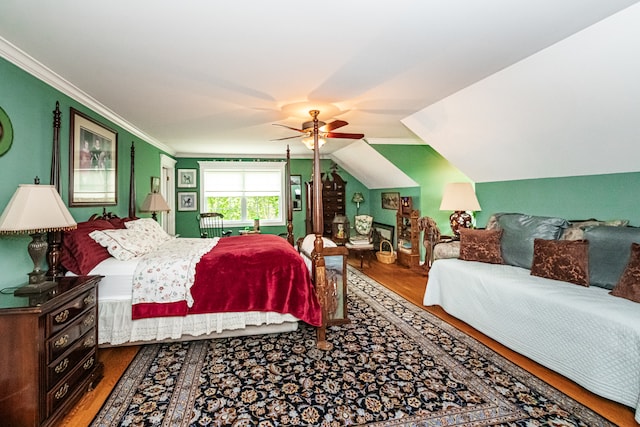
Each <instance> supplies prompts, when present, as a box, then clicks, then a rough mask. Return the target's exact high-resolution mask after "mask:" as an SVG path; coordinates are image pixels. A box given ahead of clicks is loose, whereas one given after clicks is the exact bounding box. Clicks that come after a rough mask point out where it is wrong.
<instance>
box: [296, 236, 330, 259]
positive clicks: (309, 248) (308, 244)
mask: <svg viewBox="0 0 640 427" xmlns="http://www.w3.org/2000/svg"><path fill="white" fill-rule="evenodd" d="M315 241H316V235H315V234H307V235H306V236H305V238H304V240H303V241H302V245H300V252H302V253H303V254H305V255H307V256H309V257H310V256H311V252H313V243H314V242H315ZM322 244H323V246H324V247H325V248H335V247H336V246H338V245H336V242H334V241H333V240H331V239H329V238H327V237H323V238H322Z"/></svg>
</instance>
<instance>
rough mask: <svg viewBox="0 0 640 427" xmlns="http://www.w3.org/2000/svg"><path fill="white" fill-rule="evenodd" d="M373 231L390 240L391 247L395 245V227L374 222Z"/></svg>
mask: <svg viewBox="0 0 640 427" xmlns="http://www.w3.org/2000/svg"><path fill="white" fill-rule="evenodd" d="M373 229H374V230H376V231H377V232H378V233H380V237H382V238H383V239H386V240H388V241H389V242H391V245H393V234H394V230H395V227H394V226H393V225H387V224H382V223H380V222H375V221H373ZM375 249H377V248H375Z"/></svg>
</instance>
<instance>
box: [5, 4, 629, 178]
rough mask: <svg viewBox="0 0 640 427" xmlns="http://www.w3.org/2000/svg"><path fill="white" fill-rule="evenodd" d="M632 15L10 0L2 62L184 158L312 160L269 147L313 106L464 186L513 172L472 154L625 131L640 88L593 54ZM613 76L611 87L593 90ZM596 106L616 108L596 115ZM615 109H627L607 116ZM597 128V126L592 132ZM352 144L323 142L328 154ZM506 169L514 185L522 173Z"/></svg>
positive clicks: (463, 7)
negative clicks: (628, 91)
mask: <svg viewBox="0 0 640 427" xmlns="http://www.w3.org/2000/svg"><path fill="white" fill-rule="evenodd" d="M636 3H637V0H607V1H602V0H561V1H558V0H487V1H481V2H478V1H465V0H451V1H446V2H445V1H438V0H400V1H370V0H367V1H364V0H351V1H338V0H328V1H324V2H319V3H314V2H299V1H294V0H274V1H270V2H265V1H257V0H236V1H233V2H216V1H206V0H185V1H180V2H177V1H170V0H136V1H128V0H114V1H109V2H105V1H98V0H85V1H82V2H77V1H75V0H57V1H55V2H53V1H41V0H2V2H0V55H2V56H3V57H5V58H7V59H8V60H9V61H11V62H14V63H16V64H18V65H19V66H21V67H22V68H24V69H27V70H29V72H32V73H33V74H35V75H37V76H39V77H40V78H42V79H43V80H45V81H47V82H48V83H50V84H52V85H54V87H57V88H59V89H61V90H63V91H64V92H65V93H69V94H70V95H71V96H73V97H75V98H77V99H81V101H82V102H83V103H85V104H86V105H88V106H90V107H92V108H94V109H95V110H96V111H97V112H99V113H101V114H104V115H105V116H106V117H107V118H110V119H112V120H114V121H116V122H118V124H121V125H123V127H125V128H126V129H133V130H134V131H135V133H136V134H139V135H142V136H144V137H145V138H146V139H147V140H149V141H150V142H151V143H154V144H156V145H158V146H160V147H161V148H165V149H167V151H169V152H170V153H172V154H176V155H179V156H182V155H184V156H196V155H201V154H204V155H207V156H214V155H223V156H229V155H251V156H260V155H265V156H268V155H278V156H281V155H282V153H283V152H284V147H285V144H286V143H287V142H288V143H289V144H291V146H292V155H293V156H298V157H300V156H308V155H309V152H308V150H307V149H306V148H304V147H303V146H302V144H296V143H295V142H296V141H298V140H296V139H294V140H289V141H284V142H273V141H271V140H272V139H276V138H282V137H285V136H289V135H292V134H293V132H290V131H288V130H287V129H284V128H281V127H277V126H273V125H272V124H273V123H281V124H286V125H288V126H293V127H299V126H300V125H301V123H302V122H303V121H306V120H308V119H309V117H308V114H307V112H308V110H309V109H311V108H317V109H319V110H320V111H321V115H320V119H321V120H324V121H327V122H328V121H331V120H332V119H337V118H339V119H342V120H346V121H348V122H349V123H350V124H349V125H348V126H345V127H344V128H341V129H340V130H341V131H344V132H356V133H364V134H365V139H366V141H368V142H369V143H372V144H375V143H378V142H382V143H384V142H385V141H407V142H410V143H415V142H416V141H417V142H421V140H423V141H424V142H425V143H427V144H431V145H432V146H433V147H434V148H435V149H436V150H438V151H440V152H441V153H442V154H443V155H444V156H445V157H447V158H449V156H451V158H450V160H451V161H452V162H453V163H454V164H455V165H456V166H459V167H460V168H461V170H462V171H463V172H464V173H466V174H467V175H468V176H470V177H471V178H473V179H478V180H492V179H493V178H496V177H500V176H504V177H510V178H511V177H515V176H517V175H518V173H517V172H509V173H507V172H505V173H504V174H499V173H495V174H494V172H495V170H494V169H495V167H494V166H493V165H491V164H488V165H485V166H484V169H485V170H481V169H480V166H479V165H482V163H481V162H480V161H479V160H480V159H482V162H485V161H488V160H487V159H485V158H480V157H476V156H477V154H478V153H477V152H474V151H473V150H471V149H470V148H469V147H471V148H473V149H474V150H479V151H484V152H491V151H493V150H494V149H493V148H492V147H493V146H494V145H492V144H497V145H495V146H497V147H499V149H500V150H502V149H503V147H504V146H505V145H509V144H512V145H514V146H516V147H520V148H521V150H522V153H518V152H515V153H513V155H514V156H515V158H516V159H518V158H519V156H528V155H529V154H531V153H535V152H536V150H545V151H548V150H549V147H548V146H546V145H542V146H541V145H540V144H539V142H540V140H544V141H545V144H551V146H553V147H557V146H558V144H560V145H561V146H562V147H563V148H562V149H560V150H556V151H555V152H556V153H557V154H558V155H560V156H563V155H566V154H567V153H575V152H576V151H578V150H577V148H580V147H582V146H583V145H581V144H583V143H584V141H578V140H576V139H578V138H583V137H584V136H585V134H588V133H589V132H590V128H591V134H592V139H596V137H597V139H598V140H599V141H603V140H604V139H605V136H606V135H604V134H605V133H606V132H605V130H614V129H621V128H624V129H626V132H627V134H626V135H625V136H627V137H628V136H629V135H628V134H629V133H633V132H634V129H636V128H633V126H635V124H634V125H633V126H632V125H631V124H630V120H629V117H627V113H628V109H629V106H630V104H629V102H632V101H629V100H627V99H626V98H625V92H624V91H623V87H626V86H630V85H631V84H633V83H635V81H633V80H631V78H630V77H631V76H630V73H629V72H627V71H626V70H619V68H618V67H620V66H623V65H624V66H628V65H629V62H624V61H621V60H620V55H619V54H620V53H621V52H613V53H611V52H612V49H611V47H610V46H609V45H602V44H600V42H599V40H602V39H600V38H599V37H600V36H601V34H602V33H606V32H603V31H600V30H597V28H599V26H600V25H601V24H605V25H606V23H607V18H609V17H612V15H614V14H616V13H618V12H620V11H622V12H620V13H619V15H621V16H627V15H629V16H630V18H629V19H632V20H635V22H636V23H637V20H638V17H637V13H636V10H637V8H638V7H637V5H636V6H633V7H632V8H630V9H629V10H624V9H625V8H627V7H629V6H632V5H635V4H636ZM617 16H618V15H616V16H613V17H612V19H619V18H617ZM603 20H605V21H603ZM601 21H603V22H602V23H601ZM621 21H622V22H620V21H615V22H618V23H619V24H621V25H627V24H628V23H627V22H625V21H624V19H623V20H621ZM614 27H615V25H614ZM636 27H640V23H638V24H637V25H636ZM593 28H596V30H593ZM625 28H626V27H625ZM589 31H595V33H594V34H593V36H588V35H587V36H585V35H584V34H589ZM625 31H626V30H625ZM629 35H630V36H631V37H634V38H635V40H638V39H640V37H638V33H637V32H632V33H631V34H629ZM572 40H573V41H572ZM618 41H619V42H620V43H623V42H624V39H622V38H621V39H620V40H618ZM610 42H611V43H615V42H614V41H606V43H610ZM558 46H566V47H564V48H561V49H560V50H556V48H557V47H558ZM629 47H634V48H635V52H634V54H633V57H634V61H637V58H638V55H637V51H638V49H637V44H636V45H630V44H623V45H622V46H621V49H623V50H624V49H626V48H629ZM547 52H551V53H550V54H548V53H547ZM589 53H592V54H593V55H596V56H595V57H594V56H593V55H592V56H589ZM610 53H611V56H612V57H610V56H609V54H610ZM540 58H543V59H540ZM567 61H569V62H570V63H569V64H567ZM631 65H637V62H634V64H631ZM587 68H590V69H591V71H592V74H591V73H585V72H584V71H585V70H586V69H587ZM616 69H617V71H621V72H619V73H616ZM633 70H636V71H637V69H633ZM574 74H575V75H574ZM568 75H569V76H571V80H572V85H568V86H567V85H565V84H564V79H566V78H567V76H568ZM635 75H636V76H637V75H638V73H637V72H636V73H635ZM616 78H617V80H619V81H618V82H617V84H616V85H615V87H613V86H611V87H608V88H607V87H605V86H600V84H601V83H602V82H603V81H608V80H612V79H613V80H615V79H616ZM629 80H631V81H629ZM541 81H544V82H549V86H548V87H543V89H547V90H541V89H540V87H541V85H540V82H541ZM594 84H595V85H598V90H596V91H587V90H586V89H585V88H588V87H592V86H593V85H594ZM525 89H527V90H525ZM602 92H612V93H613V94H612V95H611V96H610V97H604V94H603V93H602ZM632 93H633V96H635V99H636V100H637V99H639V98H640V97H638V96H636V94H637V92H632ZM601 95H602V96H601ZM592 97H595V101H596V103H602V102H603V101H607V102H610V104H609V105H606V106H604V105H599V106H594V105H592V104H591V101H593V99H592ZM558 98H561V100H559V99H558ZM616 98H617V101H618V102H615V100H616ZM621 98H623V99H622V100H623V101H625V102H622V103H621V102H619V101H621ZM532 101H534V102H532ZM558 101H559V102H558ZM636 102H637V101H636ZM620 104H623V106H624V111H622V112H621V114H620V115H614V114H613V113H611V111H612V110H614V109H615V108H617V107H619V106H620ZM544 109H547V110H548V112H547V113H548V114H546V115H540V114H539V110H544ZM518 110H522V111H521V114H520V115H518V114H516V113H518ZM536 110H538V111H536ZM322 112H324V113H325V114H322ZM505 112H507V113H509V114H507V115H505ZM603 112H606V114H605V115H604V116H603V115H602V113H603ZM574 113H575V114H574ZM596 116H599V117H600V118H602V117H604V118H605V119H606V120H605V121H606V122H607V123H608V125H607V127H602V126H601V127H600V128H594V127H593V126H594V125H595V124H596V123H597V119H595V118H594V117H596ZM561 117H564V118H565V119H564V120H560V118H561ZM525 118H526V119H525ZM403 120H404V123H403ZM545 121H549V123H545ZM560 121H561V122H562V123H558V122H560ZM634 121H637V114H636V116H635V118H634ZM563 127H564V128H567V129H574V130H575V131H574V132H565V133H561V132H558V130H559V129H560V128H563ZM578 129H582V131H577V130H578ZM523 133H524V134H525V135H522V134H523ZM514 135H521V136H522V137H521V138H520V139H517V138H514ZM556 136H561V137H562V138H559V137H556ZM616 136H617V135H616ZM620 136H622V135H620ZM628 139H629V138H621V141H624V143H627V142H628ZM636 141H637V139H636ZM352 143H354V141H352V140H340V139H337V140H330V142H328V143H327V144H326V145H325V146H324V147H323V153H325V154H330V153H332V152H334V151H340V150H343V149H345V148H346V147H348V146H349V144H352ZM465 144H468V146H467V145H465ZM454 145H455V146H460V145H462V149H459V150H458V151H459V152H458V153H456V152H455V150H453V149H452V148H451V147H452V146H454ZM588 147H589V148H590V149H591V148H592V146H591V145H588ZM345 152H346V151H343V153H345ZM460 152H462V153H464V152H469V153H470V156H469V158H464V157H463V156H461V155H460ZM500 152H501V153H502V151H500ZM504 152H505V153H509V150H506V151H504ZM363 153H364V151H363ZM366 156H367V155H366V154H362V155H361V156H357V155H356V156H351V157H353V160H349V162H350V163H351V162H356V161H358V162H364V163H366V162H367V157H366ZM537 157H538V156H535V155H531V156H529V157H528V158H529V159H531V161H532V162H533V161H534V159H536V158H537ZM354 167H355V166H354ZM467 168H468V169H467ZM513 169H515V170H516V171H520V170H522V175H523V177H524V175H529V173H530V172H529V170H530V169H531V168H529V169H527V168H524V169H523V168H522V167H521V166H520V165H519V166H514V167H513ZM586 169H588V168H585V170H584V171H580V170H577V173H581V172H588V170H586ZM601 169H605V170H606V169H607V167H606V165H604V166H603V167H598V168H594V169H593V170H598V171H599V170H601ZM553 173H554V172H553V171H548V172H547V171H544V174H553ZM598 173H599V172H598Z"/></svg>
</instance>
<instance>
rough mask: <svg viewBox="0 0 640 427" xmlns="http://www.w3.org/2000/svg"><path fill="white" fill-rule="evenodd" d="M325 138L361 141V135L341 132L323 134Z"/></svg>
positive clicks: (362, 136) (362, 135)
mask: <svg viewBox="0 0 640 427" xmlns="http://www.w3.org/2000/svg"><path fill="white" fill-rule="evenodd" d="M324 137H325V138H344V139H362V138H364V134H363V133H342V132H327V133H326V134H324Z"/></svg>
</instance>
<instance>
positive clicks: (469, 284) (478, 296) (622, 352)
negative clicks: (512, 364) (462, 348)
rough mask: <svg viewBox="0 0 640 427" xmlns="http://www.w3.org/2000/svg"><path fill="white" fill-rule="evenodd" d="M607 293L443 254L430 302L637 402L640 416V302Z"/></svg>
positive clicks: (594, 386) (590, 385) (432, 275)
mask: <svg viewBox="0 0 640 427" xmlns="http://www.w3.org/2000/svg"><path fill="white" fill-rule="evenodd" d="M608 292H609V291H608V290H606V289H602V288H598V287H593V286H592V287H589V288H585V287H582V286H578V285H574V284H571V283H566V282H559V281H555V280H550V279H545V278H540V277H535V276H531V275H530V271H529V270H527V269H524V268H520V267H513V266H509V265H496V264H487V263H480V262H472V261H462V260H458V259H439V260H437V261H436V262H435V263H434V265H433V267H432V268H431V270H430V271H429V281H428V284H427V290H426V293H425V296H424V304H425V305H427V306H429V305H440V306H442V308H444V310H445V311H446V312H447V313H449V314H451V315H453V316H455V317H457V318H458V319H460V320H463V321H465V322H467V323H468V324H470V325H471V326H473V327H474V328H476V329H478V330H479V331H481V332H483V333H484V334H486V335H488V336H490V337H491V338H493V339H495V340H497V341H499V342H500V343H502V344H504V345H506V346H507V347H509V348H511V349H513V350H515V351H517V352H518V353H521V354H523V355H525V356H527V357H529V358H531V359H533V360H535V361H536V362H538V363H540V364H542V365H544V366H546V367H548V368H550V369H552V370H554V371H557V372H559V373H560V374H562V375H564V376H566V377H568V378H570V379H572V380H574V381H575V382H577V383H578V384H580V385H582V386H583V387H585V388H587V389H588V390H590V391H592V392H594V393H596V394H598V395H601V396H603V397H606V398H608V399H611V400H614V401H616V402H620V403H622V404H624V405H627V406H630V407H632V408H635V410H636V415H635V418H636V420H637V421H638V422H640V304H638V303H636V302H632V301H629V300H626V299H623V298H618V297H614V296H611V295H609V293H608Z"/></svg>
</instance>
